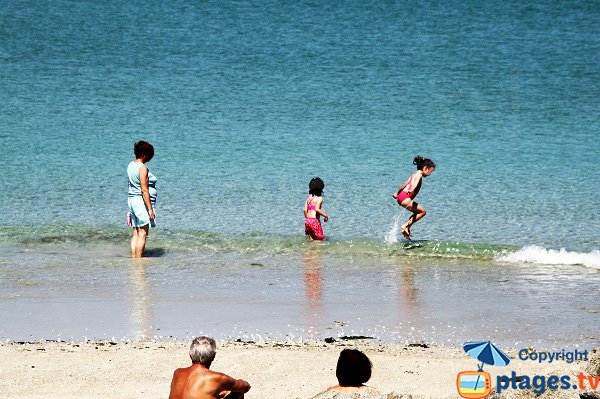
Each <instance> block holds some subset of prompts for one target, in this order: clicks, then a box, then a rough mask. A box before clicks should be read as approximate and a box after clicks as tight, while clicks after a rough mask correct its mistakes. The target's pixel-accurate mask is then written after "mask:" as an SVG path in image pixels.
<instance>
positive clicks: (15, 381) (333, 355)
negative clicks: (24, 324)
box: [0, 341, 587, 399]
mask: <svg viewBox="0 0 600 399" xmlns="http://www.w3.org/2000/svg"><path fill="white" fill-rule="evenodd" d="M188 345H189V343H188V342H181V341H177V342H167V343H165V342H129V343H125V342H117V343H111V342H87V343H65V342H59V343H57V342H40V343H5V344H2V345H0V397H1V398H167V397H168V395H169V384H170V380H171V376H172V373H173V370H174V369H175V368H177V367H183V366H188V365H189V364H190V360H189V357H188V355H187V349H188ZM344 347H351V348H358V349H361V350H363V351H364V352H365V353H366V354H367V355H368V356H369V358H370V359H371V360H372V362H373V366H374V368H373V376H372V378H371V380H370V381H369V383H368V385H370V386H373V387H376V388H378V389H379V390H380V391H382V392H386V393H387V392H396V393H402V394H411V395H419V396H424V397H435V398H446V397H451V398H457V397H458V395H457V393H456V387H455V383H456V382H455V381H456V374H457V373H458V372H459V371H463V370H476V361H475V360H473V359H471V358H469V356H467V355H466V354H465V353H464V352H463V351H462V349H461V348H448V347H421V346H416V345H415V346H395V345H383V344H361V343H359V342H343V343H339V342H337V343H333V344H325V343H311V344H289V343H243V342H221V343H219V345H218V352H217V357H216V359H215V362H214V363H213V365H212V367H211V368H212V369H214V370H217V371H221V372H224V373H227V374H229V375H231V376H233V377H235V378H243V379H245V380H247V381H249V382H250V384H251V385H252V389H251V391H250V392H249V393H248V394H247V395H246V397H247V398H249V399H252V398H311V397H312V396H314V395H316V394H317V393H319V392H321V391H323V390H324V389H325V388H327V387H328V386H330V385H334V384H335V383H336V378H335V366H336V361H337V357H338V354H339V352H340V350H341V349H342V348H344ZM509 354H510V355H511V357H512V358H513V359H515V358H516V352H509ZM586 366H587V365H586V363H585V362H579V363H573V364H570V365H569V364H567V363H565V362H560V363H559V364H557V363H554V364H541V365H540V364H538V363H535V362H532V361H520V360H518V359H516V360H513V361H512V362H511V364H510V365H509V366H508V367H491V366H489V367H487V368H486V371H488V372H490V374H492V379H493V380H494V378H495V377H494V375H495V373H499V374H510V371H511V370H515V371H516V372H517V373H519V374H527V375H532V376H533V375H535V374H549V373H552V372H556V371H557V370H560V371H561V373H562V372H565V373H566V372H568V373H569V374H577V373H579V372H580V371H584V370H585V368H586ZM576 393H577V391H574V392H569V394H571V396H572V397H575V398H576V397H578V396H577V395H576Z"/></svg>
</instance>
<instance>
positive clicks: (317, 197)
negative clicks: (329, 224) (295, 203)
mask: <svg viewBox="0 0 600 399" xmlns="http://www.w3.org/2000/svg"><path fill="white" fill-rule="evenodd" d="M324 188H325V183H324V182H323V180H321V179H320V178H318V177H315V178H314V179H312V180H311V181H310V183H308V198H307V199H306V201H305V202H304V233H305V234H306V235H307V236H308V238H309V239H310V240H324V239H325V235H323V228H322V227H321V220H320V218H321V216H323V219H324V220H325V221H328V220H329V216H327V214H326V213H325V211H324V210H322V209H321V206H322V205H323V189H324Z"/></svg>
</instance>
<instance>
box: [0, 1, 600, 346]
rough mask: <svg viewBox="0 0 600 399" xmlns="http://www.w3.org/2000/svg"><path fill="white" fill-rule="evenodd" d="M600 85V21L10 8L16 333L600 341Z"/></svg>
mask: <svg viewBox="0 0 600 399" xmlns="http://www.w3.org/2000/svg"><path fill="white" fill-rule="evenodd" d="M599 65H600V8H599V7H598V3H597V2H596V1H555V2H538V1H535V2H534V1H520V2H517V1H505V2H500V3H489V2H479V1H471V0H468V1H461V2H458V1H448V2H433V1H432V2H428V1H417V2H409V1H385V2H358V1H336V2H313V1H296V2H287V1H235V2H211V1H173V2H159V1H154V0H148V1H143V2H142V1H127V2H126V1H120V0H114V1H105V2H95V1H66V0H55V1H14V2H12V1H11V2H4V3H3V4H2V6H0V104H1V106H0V148H1V150H0V172H1V173H0V276H1V280H0V320H1V321H2V322H0V337H4V338H8V339H25V338H27V337H33V338H35V339H40V338H52V339H55V338H56V337H62V338H70V337H72V338H75V339H80V338H83V337H106V336H109V337H113V336H117V337H136V336H140V335H142V334H144V335H146V336H148V335H150V336H153V335H158V336H162V335H166V336H171V335H172V336H176V337H184V336H187V335H194V334H196V333H197V332H198V331H200V330H202V331H203V332H204V333H210V334H213V335H215V336H220V337H227V336H233V337H239V336H249V337H256V336H257V335H260V336H261V337H275V338H282V339H286V338H300V339H304V338H315V339H320V338H323V337H326V336H328V335H331V336H335V335H336V334H337V335H340V334H351V333H352V331H354V333H355V334H359V332H360V334H362V335H368V336H376V337H378V338H380V339H383V340H388V341H389V340H392V341H393V340H401V341H404V340H409V341H410V340H426V341H433V342H438V343H444V342H447V341H448V340H451V341H452V342H453V343H455V342H459V341H460V340H476V339H478V338H482V339H492V340H497V341H501V342H504V343H505V344H510V345H513V346H514V345H517V344H515V342H525V341H528V342H533V343H536V342H537V343H545V344H547V345H556V346H558V347H560V346H561V345H563V346H564V345H576V344H581V345H588V346H589V345H597V342H598V336H597V333H598V326H600V322H599V319H598V314H600V313H599V312H600V288H599V287H600V285H599V283H600V274H599V271H598V270H599V269H600V206H599V203H600V202H599V201H598V190H599V187H600V174H599V173H598V172H597V169H598V167H599V166H600V141H599V140H598V138H599V137H600V136H599V134H600V120H599V116H600V113H599V112H598V111H599V109H600V69H599ZM141 139H143V140H147V141H149V142H151V143H152V144H153V145H154V146H155V150H156V155H155V158H154V159H153V160H152V161H151V162H150V163H149V164H148V166H149V167H150V169H151V170H152V172H153V173H154V174H155V175H156V176H157V177H158V184H157V189H158V203H157V206H156V210H157V223H158V228H157V229H156V230H154V231H152V232H151V239H150V241H149V244H148V253H149V255H151V257H150V258H149V259H148V260H146V261H144V262H142V263H139V262H138V263H132V262H131V261H130V260H129V259H128V258H127V257H128V240H129V235H130V231H129V230H128V229H127V227H126V226H125V213H126V211H127V206H126V192H127V176H126V173H125V169H126V166H127V164H128V162H129V161H130V160H131V159H132V157H133V151H132V147H133V143H134V142H135V141H137V140H141ZM417 154H421V155H424V156H427V157H429V158H431V159H433V160H434V161H435V162H436V165H437V168H436V171H435V173H434V174H433V175H432V176H430V177H428V178H426V179H425V181H424V184H423V188H422V190H421V193H420V194H419V197H418V201H419V202H420V203H421V204H422V205H423V206H424V207H425V209H427V211H428V214H427V216H426V217H425V219H423V220H422V221H421V222H419V223H418V224H417V225H415V226H414V227H413V233H414V236H415V239H416V240H417V241H415V242H411V243H409V242H405V241H403V240H401V239H400V238H401V235H400V234H399V232H398V231H397V227H398V224H399V223H400V224H401V223H402V222H403V221H404V219H406V218H407V217H408V214H407V213H406V212H402V211H401V209H400V207H398V206H397V204H395V202H394V201H393V199H392V198H391V194H392V192H393V191H395V190H396V189H397V188H398V186H399V185H401V184H402V183H403V182H404V181H405V180H406V178H407V177H408V176H409V175H410V173H412V172H413V171H414V166H413V165H412V159H413V158H414V156H415V155H417ZM314 176H320V177H321V178H323V179H324V181H325V183H326V189H325V197H324V209H325V210H327V212H328V213H329V215H330V217H331V219H330V221H329V223H327V224H324V230H325V234H326V235H327V236H328V238H329V240H328V241H327V242H325V243H307V242H306V241H305V240H304V236H303V215H302V205H303V201H304V199H305V197H306V194H307V185H308V182H309V180H310V179H311V178H312V177H314ZM194 281H196V282H198V285H197V286H196V285H194V284H193V282H194ZM574 293H575V294H574ZM190 303H192V304H197V305H199V306H200V305H201V307H202V308H205V309H208V310H206V311H205V312H204V313H203V316H202V317H198V316H197V315H195V314H194V313H193V312H191V310H190V307H189V304H190ZM216 308H218V309H216ZM223 310H227V311H228V312H230V313H231V314H233V315H235V316H234V317H233V321H232V322H229V323H224V321H223V320H222V319H221V316H222V313H221V312H222V311H223ZM316 314H318V315H316ZM315 315H316V316H315ZM230 321H231V319H230ZM407 326H408V327H407ZM411 328H412V330H411ZM548 331H550V332H551V333H550V334H549V333H548ZM392 332H395V333H394V334H392Z"/></svg>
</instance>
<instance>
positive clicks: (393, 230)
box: [385, 212, 404, 244]
mask: <svg viewBox="0 0 600 399" xmlns="http://www.w3.org/2000/svg"><path fill="white" fill-rule="evenodd" d="M403 214H404V212H400V213H399V214H397V215H396V216H394V222H393V223H392V226H391V227H390V231H388V232H387V234H386V235H385V243H386V244H395V243H397V242H398V228H399V227H400V220H401V218H402V215H403Z"/></svg>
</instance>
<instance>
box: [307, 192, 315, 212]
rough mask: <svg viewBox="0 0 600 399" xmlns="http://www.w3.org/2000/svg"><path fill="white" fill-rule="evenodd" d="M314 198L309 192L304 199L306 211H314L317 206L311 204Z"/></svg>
mask: <svg viewBox="0 0 600 399" xmlns="http://www.w3.org/2000/svg"><path fill="white" fill-rule="evenodd" d="M313 198H314V195H312V194H310V195H309V196H308V198H307V199H306V204H307V205H306V210H307V211H314V210H315V209H316V208H317V207H316V206H315V205H313V203H312V200H313Z"/></svg>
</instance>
